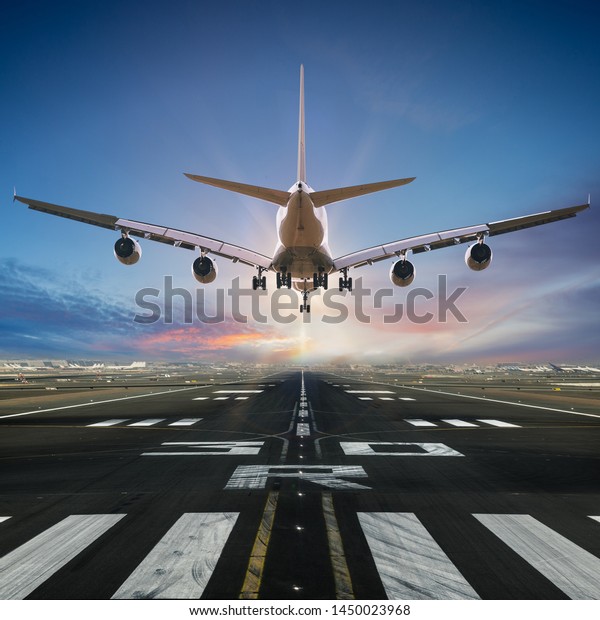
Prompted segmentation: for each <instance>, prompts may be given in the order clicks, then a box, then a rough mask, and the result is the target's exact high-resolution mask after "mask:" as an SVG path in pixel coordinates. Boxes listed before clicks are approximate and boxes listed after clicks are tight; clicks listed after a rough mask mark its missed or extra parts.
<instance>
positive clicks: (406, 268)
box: [390, 259, 415, 286]
mask: <svg viewBox="0 0 600 620" xmlns="http://www.w3.org/2000/svg"><path fill="white" fill-rule="evenodd" d="M414 279H415V267H414V265H413V264H412V263H411V262H409V261H407V260H404V259H403V260H399V261H396V262H395V263H394V264H393V265H392V268H391V269H390V280H391V281H392V284H395V285H396V286H408V285H409V284H412V281H413V280H414Z"/></svg>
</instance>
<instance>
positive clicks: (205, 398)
mask: <svg viewBox="0 0 600 620" xmlns="http://www.w3.org/2000/svg"><path fill="white" fill-rule="evenodd" d="M208 399H209V397H208V396H198V398H192V400H208Z"/></svg>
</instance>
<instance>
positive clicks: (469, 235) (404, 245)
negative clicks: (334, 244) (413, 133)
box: [334, 203, 590, 270]
mask: <svg viewBox="0 0 600 620" xmlns="http://www.w3.org/2000/svg"><path fill="white" fill-rule="evenodd" d="M589 206H590V205H589V203H587V204H583V205H577V206H575V207H567V208H565V209H556V210H555V211H545V212H543V213H535V214H533V215H525V216H523V217H516V218H512V219H509V220H502V221H499V222H491V223H489V224H478V225H476V226H468V227H465V228H455V229H453V230H444V231H441V232H436V233H430V234H427V235H421V236H419V237H409V238H407V239H401V240H399V241H393V242H391V243H385V244H382V245H376V246H373V247H371V248H366V249H364V250H360V251H358V252H353V253H352V254H346V255H345V256H340V257H339V258H336V259H335V260H334V268H335V269H338V270H339V269H346V268H349V267H362V266H363V265H370V264H372V263H376V262H377V261H380V260H385V259H386V258H390V257H394V256H396V257H398V256H401V255H402V254H404V253H407V252H409V251H410V252H412V253H413V254H419V253H420V252H428V251H430V250H438V249H440V248H445V247H448V246H452V245H458V244H461V243H472V242H474V241H476V240H477V239H479V238H481V237H482V236H487V235H489V236H493V235H500V234H503V233H508V232H514V231H515V230H522V229H525V228H531V227H533V226H541V225H542V224H549V223H550V222H558V221H560V220H564V219H568V218H571V217H575V216H576V215H577V213H579V212H580V211H583V210H584V209H587V208H589Z"/></svg>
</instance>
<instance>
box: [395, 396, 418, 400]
mask: <svg viewBox="0 0 600 620" xmlns="http://www.w3.org/2000/svg"><path fill="white" fill-rule="evenodd" d="M398 400H416V398H408V397H407V396H404V397H401V398H399V399H398Z"/></svg>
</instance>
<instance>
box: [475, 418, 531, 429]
mask: <svg viewBox="0 0 600 620" xmlns="http://www.w3.org/2000/svg"><path fill="white" fill-rule="evenodd" d="M477 421H478V422H483V423H484V424H490V425H491V426H499V427H500V428H521V427H520V426H519V425H518V424H511V423H510V422H503V421H502V420H477Z"/></svg>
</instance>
